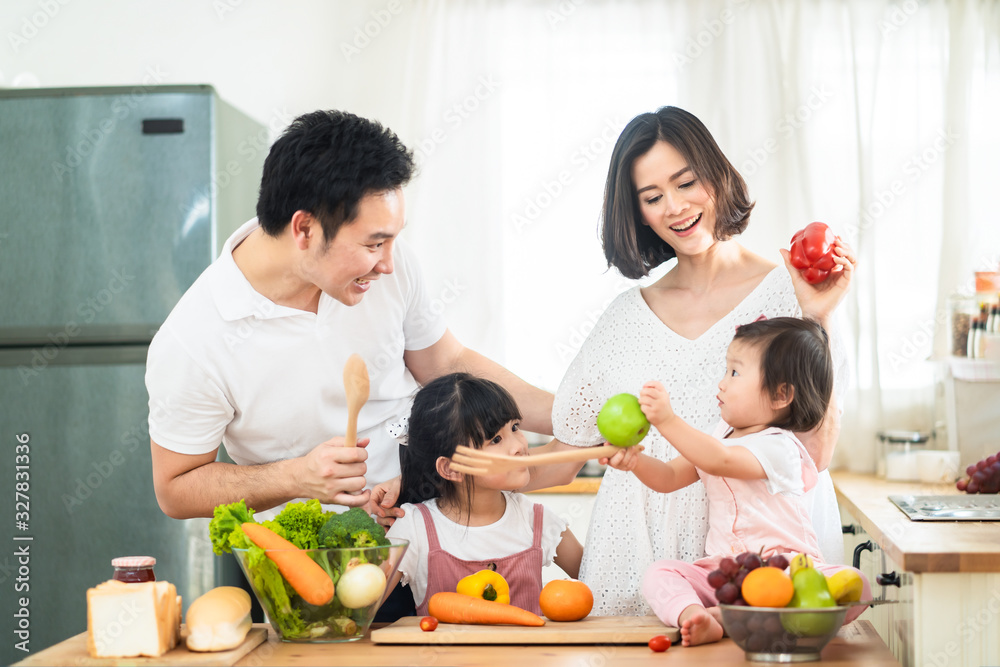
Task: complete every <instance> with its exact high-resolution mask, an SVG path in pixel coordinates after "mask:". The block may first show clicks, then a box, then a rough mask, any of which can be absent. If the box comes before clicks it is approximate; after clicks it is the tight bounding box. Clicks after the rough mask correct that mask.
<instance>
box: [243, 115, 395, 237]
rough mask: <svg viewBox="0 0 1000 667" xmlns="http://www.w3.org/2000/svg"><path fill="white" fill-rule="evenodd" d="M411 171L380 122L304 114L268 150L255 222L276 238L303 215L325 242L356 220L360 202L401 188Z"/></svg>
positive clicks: (391, 136)
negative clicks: (315, 223) (296, 215)
mask: <svg viewBox="0 0 1000 667" xmlns="http://www.w3.org/2000/svg"><path fill="white" fill-rule="evenodd" d="M413 171H414V162H413V153H412V152H411V151H409V150H407V148H406V146H404V145H403V142H401V141H400V140H399V137H397V136H396V134H395V133H394V132H392V130H389V129H388V128H385V127H383V126H382V125H381V124H380V123H378V122H376V121H373V120H368V119H367V118H361V117H360V116H355V115H354V114H350V113H347V112H344V111H314V112H312V113H307V114H305V115H302V116H299V117H298V118H296V119H295V120H294V121H292V124H291V125H289V126H288V128H287V129H286V130H285V131H284V132H283V133H282V135H281V136H280V137H279V138H278V140H277V141H275V142H274V145H273V146H271V151H270V152H269V153H268V156H267V159H266V160H265V161H264V174H263V176H262V177H261V181H260V197H259V198H258V199H257V219H258V221H259V222H260V226H261V228H262V229H263V230H264V232H265V233H267V234H269V235H270V236H278V235H280V234H281V233H282V231H283V230H284V229H285V227H286V226H288V223H289V222H290V221H291V219H292V215H293V214H294V213H295V212H296V211H300V210H301V211H306V212H307V213H310V214H311V215H313V216H314V217H315V218H316V219H317V220H319V221H320V224H321V225H322V227H323V236H324V238H325V239H326V241H327V242H328V243H329V242H330V241H332V240H333V238H334V237H335V236H336V235H337V231H338V230H339V229H340V227H341V225H344V224H348V223H350V222H351V221H352V220H354V218H355V216H357V214H358V203H359V202H360V201H361V199H362V198H363V197H365V196H366V195H369V194H377V193H380V192H387V191H390V190H395V189H396V188H400V187H402V186H404V185H406V183H407V182H409V180H410V178H411V177H412V176H413Z"/></svg>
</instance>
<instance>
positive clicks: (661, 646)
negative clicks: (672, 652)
mask: <svg viewBox="0 0 1000 667" xmlns="http://www.w3.org/2000/svg"><path fill="white" fill-rule="evenodd" d="M668 648H670V638H669V637H667V636H666V635H656V636H655V637H653V638H652V639H650V640H649V649H650V650H651V651H655V652H657V653H663V652H664V651H666V650H667V649H668Z"/></svg>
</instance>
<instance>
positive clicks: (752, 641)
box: [746, 632, 767, 653]
mask: <svg viewBox="0 0 1000 667" xmlns="http://www.w3.org/2000/svg"><path fill="white" fill-rule="evenodd" d="M765 649H767V633H765V632H754V633H753V634H751V635H750V636H749V637H747V648H746V650H747V651H749V652H750V653H760V652H762V651H764V650H765Z"/></svg>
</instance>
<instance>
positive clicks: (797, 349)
mask: <svg viewBox="0 0 1000 667" xmlns="http://www.w3.org/2000/svg"><path fill="white" fill-rule="evenodd" d="M733 340H734V341H737V340H738V341H743V342H744V343H747V344H750V345H753V346H759V347H758V349H760V352H761V355H760V367H761V368H760V371H761V378H762V381H761V384H762V385H763V387H762V388H763V389H764V391H766V392H767V393H768V395H769V396H770V397H771V398H772V399H777V398H778V397H779V392H780V390H781V388H782V385H784V386H786V387H794V394H793V398H792V402H791V405H790V406H789V407H790V408H791V410H790V411H789V413H788V416H787V417H786V418H785V419H783V420H781V421H780V422H779V423H774V424H769V426H777V427H778V428H783V429H786V430H789V431H793V432H795V433H804V432H806V431H811V430H812V429H814V428H816V427H817V426H819V424H820V423H821V422H822V421H823V418H824V417H825V416H826V410H827V408H828V407H829V405H830V397H831V395H832V394H833V360H832V358H831V356H830V340H829V338H828V336H827V334H826V330H825V329H824V328H823V327H822V326H820V325H819V323H817V322H814V321H812V320H803V319H799V318H797V317H775V318H773V319H770V320H758V321H757V322H751V323H750V324H744V325H743V326H741V327H737V328H736V336H734V337H733Z"/></svg>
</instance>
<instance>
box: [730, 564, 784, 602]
mask: <svg viewBox="0 0 1000 667" xmlns="http://www.w3.org/2000/svg"><path fill="white" fill-rule="evenodd" d="M742 593H743V599H744V600H746V603H747V604H748V605H750V606H751V607H784V606H787V605H788V603H789V602H791V601H792V596H793V595H794V594H795V587H794V586H792V579H791V577H789V576H788V575H787V574H785V573H784V572H782V571H781V570H779V569H778V568H776V567H758V568H757V569H756V570H750V572H749V574H747V576H746V578H745V579H744V580H743V589H742Z"/></svg>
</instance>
